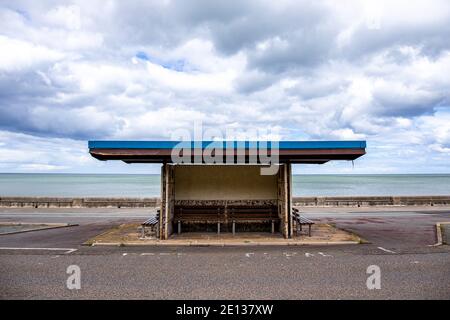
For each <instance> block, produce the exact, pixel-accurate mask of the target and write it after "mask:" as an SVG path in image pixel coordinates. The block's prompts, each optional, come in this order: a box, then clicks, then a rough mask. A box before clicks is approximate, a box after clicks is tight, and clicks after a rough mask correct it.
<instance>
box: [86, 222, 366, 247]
mask: <svg viewBox="0 0 450 320" xmlns="http://www.w3.org/2000/svg"><path fill="white" fill-rule="evenodd" d="M139 227H140V226H139V224H136V223H131V224H122V225H120V226H116V227H115V228H112V229H110V230H108V231H106V232H104V233H102V234H100V235H98V236H96V237H94V238H92V239H90V240H88V241H86V242H85V243H84V244H85V245H91V246H98V245H108V246H141V245H148V246H221V247H223V246H299V245H338V244H358V243H362V242H363V239H361V238H359V237H358V236H356V235H355V234H353V233H350V232H347V231H344V230H341V229H338V228H336V227H334V226H332V225H330V224H326V223H318V224H316V225H314V226H313V229H312V236H311V237H308V236H307V235H305V234H298V235H295V236H294V237H293V238H292V239H285V238H283V236H282V235H281V234H279V233H278V234H270V233H266V232H246V233H238V234H236V235H235V236H233V235H232V234H231V233H222V234H220V235H217V234H215V233H212V232H189V233H182V234H181V235H173V236H171V237H170V238H169V239H167V240H159V239H156V238H155V237H146V238H140V234H141V233H140V231H139Z"/></svg>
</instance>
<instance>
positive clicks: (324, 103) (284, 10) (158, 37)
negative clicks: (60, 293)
mask: <svg viewBox="0 0 450 320" xmlns="http://www.w3.org/2000/svg"><path fill="white" fill-rule="evenodd" d="M449 6H450V5H449V2H448V1H440V0H436V1H433V2H431V3H430V2H429V1H412V2H410V1H396V2H391V1H383V2H379V1H364V2H359V1H351V0H348V1H345V3H344V4H342V3H334V2H330V1H315V2H307V1H281V2H279V1H277V2H273V1H261V2H250V1H249V2H246V3H245V4H242V5H241V6H239V7H238V6H236V5H233V4H232V3H231V2H229V1H219V2H215V3H214V5H212V4H210V3H209V2H208V1H200V0H199V1H192V2H189V4H188V3H186V2H185V1H176V0H174V1H167V2H164V3H163V2H159V1H156V2H152V1H135V2H132V3H125V2H123V1H114V0H110V1H106V2H85V1H73V2H70V3H69V2H58V3H57V4H55V3H54V2H52V1H41V2H39V3H37V2H36V3H34V2H29V1H17V2H14V3H13V4H9V5H8V6H6V5H0V52H1V55H0V130H1V131H0V146H1V148H2V153H0V168H1V170H3V171H17V170H20V171H33V170H36V171H38V170H39V171H41V170H42V171H57V172H59V171H64V172H70V171H77V172H79V171H83V170H84V171H92V170H94V171H96V170H106V171H108V170H109V169H108V168H112V169H115V170H119V171H121V172H126V171H127V170H131V171H132V170H138V171H139V170H144V171H145V170H148V167H145V166H143V167H141V166H121V164H113V163H110V162H107V163H104V162H99V161H96V160H95V159H92V158H91V157H90V156H89V155H88V154H87V150H86V140H88V139H94V138H95V139H167V138H170V136H171V134H172V133H173V132H174V131H175V130H177V129H179V128H186V127H188V128H190V129H191V128H192V126H193V122H194V121H202V122H203V123H204V126H205V127H207V128H219V129H223V131H224V129H225V128H226V127H232V128H236V129H239V130H240V131H246V130H249V131H253V132H254V131H255V130H256V129H258V128H277V129H278V131H279V135H280V137H281V138H283V139H367V140H368V144H369V148H368V154H367V155H366V156H364V157H363V158H362V159H361V160H359V161H358V166H357V168H356V169H352V168H351V166H348V163H342V164H339V163H337V164H329V165H326V166H323V167H322V168H323V169H319V168H320V167H317V166H316V167H312V168H315V169H313V170H324V171H327V170H329V172H333V171H336V170H337V171H339V172H354V171H352V170H357V171H356V172H364V170H365V172H376V171H377V172H407V171H414V172H420V171H424V172H436V171H439V170H441V171H446V172H449V167H448V164H447V163H448V159H447V158H446V157H448V154H449V152H448V150H449V148H450V141H449V140H450V138H449V131H450V129H449V128H450V125H449V124H450V119H449V113H450V105H449V104H450V77H448V76H447V75H448V74H450V43H449V42H448V39H449V38H450V27H449V26H450V25H449V24H448V21H449V19H450V8H449ZM424 12H425V13H426V14H424ZM99 13H101V14H99ZM424 150H426V151H424ZM379 163H383V166H379V165H378V164H379ZM430 163H432V165H431V166H430ZM308 170H310V169H308ZM112 171H113V170H112Z"/></svg>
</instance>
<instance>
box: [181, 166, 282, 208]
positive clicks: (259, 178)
mask: <svg viewBox="0 0 450 320" xmlns="http://www.w3.org/2000/svg"><path fill="white" fill-rule="evenodd" d="M260 168H261V166H253V165H176V166H174V169H175V170H174V182H175V183H174V185H175V199H176V200H259V199H277V176H276V175H271V176H263V175H261V174H260Z"/></svg>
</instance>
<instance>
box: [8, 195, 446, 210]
mask: <svg viewBox="0 0 450 320" xmlns="http://www.w3.org/2000/svg"><path fill="white" fill-rule="evenodd" d="M292 200H293V205H294V206H300V207H370V206H442V205H450V195H448V196H397V197H381V196H380V197H375V196H373V197H293V199H292ZM159 205H160V199H159V198H59V197H51V198H50V197H0V207H13V208H21V207H33V208H147V207H156V206H159Z"/></svg>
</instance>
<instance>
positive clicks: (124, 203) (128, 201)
mask: <svg viewBox="0 0 450 320" xmlns="http://www.w3.org/2000/svg"><path fill="white" fill-rule="evenodd" d="M159 204H160V200H159V198H62V197H61V198H59V197H52V198H49V197H1V198H0V207H13V208H21V207H24V208H25V207H34V208H146V207H156V206H159Z"/></svg>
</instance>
